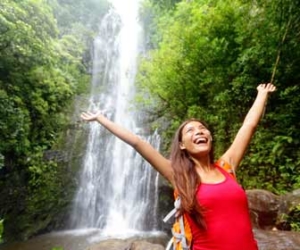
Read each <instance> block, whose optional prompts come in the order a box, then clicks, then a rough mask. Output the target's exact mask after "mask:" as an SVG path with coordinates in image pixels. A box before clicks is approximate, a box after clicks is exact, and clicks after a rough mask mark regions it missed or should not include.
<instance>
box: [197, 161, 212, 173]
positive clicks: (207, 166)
mask: <svg viewBox="0 0 300 250" xmlns="http://www.w3.org/2000/svg"><path fill="white" fill-rule="evenodd" d="M192 159H193V161H194V162H195V165H196V168H197V169H198V170H199V171H204V172H207V171H210V170H211V169H212V167H213V166H212V164H211V162H210V158H209V157H203V158H194V157H192Z"/></svg>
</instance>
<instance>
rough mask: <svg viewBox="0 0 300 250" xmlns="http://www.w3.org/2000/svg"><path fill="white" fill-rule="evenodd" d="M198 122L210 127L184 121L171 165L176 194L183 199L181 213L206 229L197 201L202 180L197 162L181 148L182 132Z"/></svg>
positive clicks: (212, 160) (212, 156)
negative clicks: (187, 126)
mask: <svg viewBox="0 0 300 250" xmlns="http://www.w3.org/2000/svg"><path fill="white" fill-rule="evenodd" d="M192 121H197V122H200V123H201V124H202V125H204V126H205V127H206V128H207V129H208V126H207V124H206V123H205V122H204V121H201V120H199V119H194V118H192V119H189V120H186V121H184V122H183V123H182V124H181V125H180V126H179V128H178V129H177V131H176V133H175V136H174V139H173V143H172V148H171V157H170V159H171V163H172V168H173V170H174V182H175V189H176V192H177V193H178V194H179V195H180V198H181V207H182V209H181V210H182V211H181V213H184V212H186V213H188V214H190V216H191V217H192V218H193V219H194V221H195V222H196V223H197V224H198V226H199V227H200V228H202V229H205V228H206V226H205V222H204V216H203V208H202V207H201V204H199V202H198V201H197V199H196V191H197V188H198V186H199V185H200V184H201V181H200V178H199V176H198V174H197V172H196V168H195V162H194V161H193V160H192V159H191V158H190V157H189V154H188V153H187V151H186V150H182V149H181V148H180V144H181V142H182V130H183V128H184V127H185V126H186V125H187V124H188V123H190V122H192ZM208 130H209V129H208ZM209 154H210V155H209V156H210V162H211V163H213V162H214V155H213V148H212V149H211V150H210V153H209Z"/></svg>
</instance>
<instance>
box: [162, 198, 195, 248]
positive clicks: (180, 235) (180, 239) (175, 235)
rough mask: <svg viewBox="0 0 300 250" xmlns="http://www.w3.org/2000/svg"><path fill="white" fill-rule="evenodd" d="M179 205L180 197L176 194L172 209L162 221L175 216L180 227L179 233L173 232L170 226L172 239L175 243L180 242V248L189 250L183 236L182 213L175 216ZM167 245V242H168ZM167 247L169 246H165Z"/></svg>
mask: <svg viewBox="0 0 300 250" xmlns="http://www.w3.org/2000/svg"><path fill="white" fill-rule="evenodd" d="M180 207H181V199H180V197H179V196H177V198H176V200H175V202H174V209H172V211H170V212H169V213H168V214H167V215H166V216H165V218H164V219H163V221H164V222H167V221H168V220H169V219H170V218H171V217H173V216H175V218H176V220H177V221H178V222H179V228H180V233H179V232H175V231H174V229H173V228H172V235H173V239H174V241H175V242H176V243H178V242H181V246H182V250H189V249H190V248H189V246H188V244H187V239H186V236H185V229H184V218H183V214H181V215H180V216H178V217H176V213H177V212H178V211H179V209H180ZM168 245H169V244H168ZM167 249H169V247H167ZM173 250H175V244H173Z"/></svg>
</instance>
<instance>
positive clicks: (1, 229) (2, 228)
mask: <svg viewBox="0 0 300 250" xmlns="http://www.w3.org/2000/svg"><path fill="white" fill-rule="evenodd" d="M3 231H4V227H3V220H0V244H1V243H2V241H3V237H2V234H3Z"/></svg>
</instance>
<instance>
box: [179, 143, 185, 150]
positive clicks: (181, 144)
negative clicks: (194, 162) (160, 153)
mask: <svg viewBox="0 0 300 250" xmlns="http://www.w3.org/2000/svg"><path fill="white" fill-rule="evenodd" d="M179 147H180V149H181V150H184V149H186V147H185V145H184V143H183V142H180V143H179Z"/></svg>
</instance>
